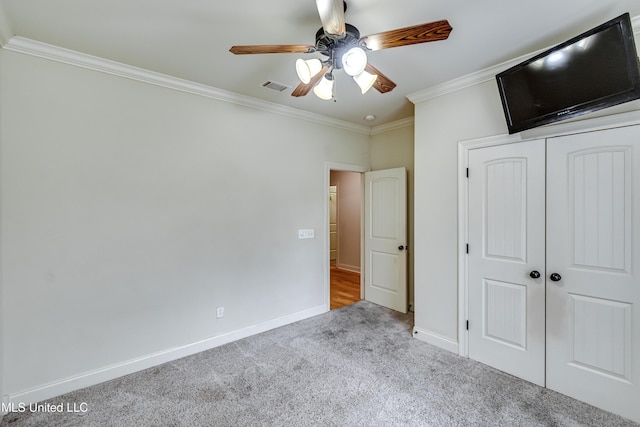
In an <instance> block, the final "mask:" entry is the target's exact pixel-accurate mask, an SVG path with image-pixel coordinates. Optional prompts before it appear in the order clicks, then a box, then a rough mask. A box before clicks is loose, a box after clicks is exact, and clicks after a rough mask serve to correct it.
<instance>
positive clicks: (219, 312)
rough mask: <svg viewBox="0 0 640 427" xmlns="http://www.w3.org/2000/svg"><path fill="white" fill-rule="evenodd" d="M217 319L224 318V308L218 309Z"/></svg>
mask: <svg viewBox="0 0 640 427" xmlns="http://www.w3.org/2000/svg"><path fill="white" fill-rule="evenodd" d="M216 317H217V318H218V319H222V318H223V317H224V307H218V308H216Z"/></svg>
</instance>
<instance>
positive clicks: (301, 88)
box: [291, 65, 329, 97]
mask: <svg viewBox="0 0 640 427" xmlns="http://www.w3.org/2000/svg"><path fill="white" fill-rule="evenodd" d="M328 70H329V67H328V66H326V65H325V66H324V67H322V70H320V71H319V72H318V73H316V75H315V76H313V77H311V81H310V82H309V83H307V84H304V83H300V84H299V85H298V87H296V88H295V89H294V90H293V92H291V96H296V97H298V96H305V95H306V94H308V93H309V92H310V91H311V89H313V87H314V86H315V85H316V83H318V82H319V81H320V79H321V78H322V77H324V74H325V73H326V72H327V71H328Z"/></svg>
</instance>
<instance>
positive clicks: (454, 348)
mask: <svg viewBox="0 0 640 427" xmlns="http://www.w3.org/2000/svg"><path fill="white" fill-rule="evenodd" d="M413 337H414V338H417V339H419V340H420V341H424V342H426V343H429V344H432V345H435V346H436V347H440V348H442V349H444V350H447V351H450V352H452V353H455V354H458V342H457V341H454V340H452V339H451V338H447V337H443V336H442V335H438V334H436V333H433V332H430V331H425V330H423V329H419V328H416V327H414V328H413Z"/></svg>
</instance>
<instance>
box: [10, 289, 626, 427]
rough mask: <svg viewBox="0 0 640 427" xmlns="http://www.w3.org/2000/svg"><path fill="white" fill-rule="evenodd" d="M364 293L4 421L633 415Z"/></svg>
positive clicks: (595, 420)
mask: <svg viewBox="0 0 640 427" xmlns="http://www.w3.org/2000/svg"><path fill="white" fill-rule="evenodd" d="M412 323H413V321H412V317H411V316H410V315H403V314H399V313H396V312H394V311H391V310H387V309H385V308H382V307H379V306H376V305H374V304H371V303H368V302H366V301H360V302H358V303H356V304H354V305H351V306H348V307H344V308H341V309H338V310H333V311H330V312H328V313H326V314H323V315H320V316H316V317H313V318H311V319H307V320H303V321H300V322H297V323H295V324H291V325H288V326H284V327H281V328H278V329H275V330H272V331H268V332H265V333H262V334H259V335H255V336H252V337H249V338H245V339H242V340H239V341H236V342H233V343H230V344H227V345H224V346H221V347H217V348H214V349H211V350H208V351H204V352H202V353H198V354H195V355H193V356H189V357H185V358H183V359H179V360H176V361H173V362H169V363H166V364H163V365H160V366H157V367H154V368H150V369H147V370H144V371H141V372H137V373H134V374H131V375H127V376H124V377H121V378H117V379H115V380H112V381H108V382H105V383H102V384H98V385H96V386H92V387H88V388H85V389H82V390H78V391H75V392H72V393H69V394H66V395H63V396H59V397H57V398H54V399H51V400H49V401H47V402H44V403H43V404H50V405H59V404H61V403H63V404H64V405H69V404H71V405H75V407H76V408H81V409H84V411H81V412H78V413H73V412H62V413H52V412H30V411H29V410H28V407H27V410H26V411H25V412H24V413H17V412H13V413H10V414H8V415H6V416H5V417H4V419H3V421H2V424H1V425H2V426H12V427H17V426H471V425H474V426H475V425H481V426H608V427H611V426H634V425H635V426H637V424H634V423H632V422H630V421H628V420H625V419H623V418H621V417H618V416H616V415H613V414H611V413H608V412H605V411H602V410H600V409H597V408H595V407H593V406H590V405H588V404H585V403H582V402H579V401H577V400H574V399H571V398H569V397H567V396H563V395H561V394H558V393H555V392H553V391H550V390H547V389H545V388H541V387H538V386H536V385H533V384H531V383H528V382H526V381H523V380H520V379H518V378H515V377H512V376H510V375H507V374H505V373H502V372H500V371H497V370H495V369H493V368H490V367H488V366H485V365H483V364H480V363H477V362H475V361H473V360H470V359H466V358H463V357H459V356H457V355H455V354H452V353H450V352H447V351H444V350H441V349H439V348H437V347H434V346H431V345H429V344H426V343H424V342H422V341H419V340H416V339H414V338H412V336H411V329H412V326H413V324H412Z"/></svg>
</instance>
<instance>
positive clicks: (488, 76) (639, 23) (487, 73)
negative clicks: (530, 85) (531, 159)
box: [407, 16, 640, 104]
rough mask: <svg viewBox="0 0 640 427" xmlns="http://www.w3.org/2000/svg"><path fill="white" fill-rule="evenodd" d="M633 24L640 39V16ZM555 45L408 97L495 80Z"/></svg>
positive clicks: (420, 97) (419, 97)
mask: <svg viewBox="0 0 640 427" xmlns="http://www.w3.org/2000/svg"><path fill="white" fill-rule="evenodd" d="M631 26H632V28H633V34H634V37H635V38H636V40H638V39H640V16H635V17H633V18H631ZM553 46H555V45H553ZM553 46H548V47H545V48H543V49H539V50H536V51H534V52H530V53H527V54H525V55H522V56H519V57H517V58H513V59H510V60H508V61H505V62H502V63H500V64H496V65H493V66H491V67H488V68H485V69H484V70H480V71H476V72H474V73H471V74H467V75H466V76H462V77H459V78H457V79H453V80H449V81H447V82H445V83H442V84H439V85H436V86H432V87H429V88H426V89H423V90H420V91H418V92H414V93H410V94H409V95H407V98H408V99H409V101H411V102H413V103H414V104H417V103H419V102H424V101H427V100H429V99H433V98H437V97H439V96H442V95H446V94H448V93H451V92H456V91H459V90H462V89H465V88H468V87H471V86H475V85H478V84H481V83H484V82H488V81H490V80H495V77H496V74H498V73H501V72H502V71H504V70H506V69H508V68H511V67H513V66H514V65H518V64H519V63H521V62H523V61H526V60H527V59H529V58H531V57H532V56H535V55H537V54H539V53H541V52H544V51H545V50H548V49H551V48H552V47H553ZM638 47H640V45H638V44H636V48H638Z"/></svg>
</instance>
